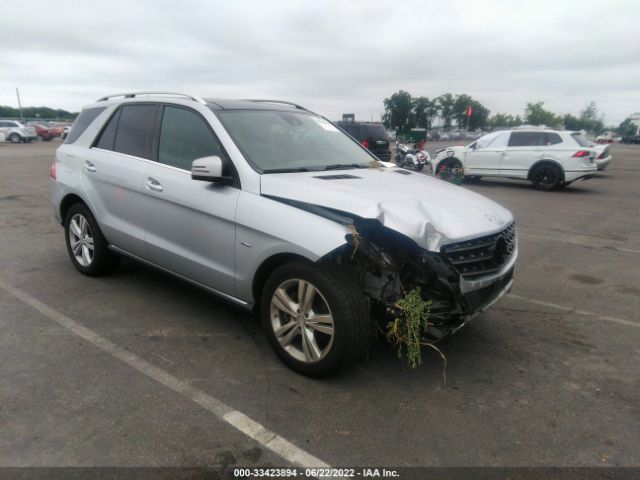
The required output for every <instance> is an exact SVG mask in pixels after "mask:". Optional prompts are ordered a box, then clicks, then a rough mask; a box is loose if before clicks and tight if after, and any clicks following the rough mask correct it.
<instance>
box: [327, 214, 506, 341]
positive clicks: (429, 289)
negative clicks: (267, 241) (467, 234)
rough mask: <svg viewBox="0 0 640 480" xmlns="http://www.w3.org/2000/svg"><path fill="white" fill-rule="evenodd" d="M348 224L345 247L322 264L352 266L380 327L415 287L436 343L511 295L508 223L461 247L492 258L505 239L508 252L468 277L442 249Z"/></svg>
mask: <svg viewBox="0 0 640 480" xmlns="http://www.w3.org/2000/svg"><path fill="white" fill-rule="evenodd" d="M353 222H354V224H353V225H352V226H351V228H352V233H351V234H349V235H347V240H348V244H347V245H346V246H344V247H342V248H341V249H338V250H337V251H335V252H332V254H330V255H329V256H327V257H326V258H324V259H323V261H333V262H337V263H345V264H348V265H350V266H352V267H354V269H355V271H356V272H357V274H358V275H359V278H360V283H361V285H362V286H363V289H364V291H365V293H366V294H367V295H368V297H369V298H370V299H371V301H372V311H373V312H374V314H377V315H376V316H377V317H378V318H379V319H380V321H381V323H382V324H383V325H386V324H387V323H388V322H389V321H391V320H393V319H395V318H396V317H397V316H398V315H399V314H400V312H399V311H398V309H397V307H396V304H397V302H398V300H399V299H400V298H401V297H402V296H403V295H405V294H406V293H407V292H409V291H411V290H412V289H413V288H415V287H420V291H421V292H422V297H423V300H425V301H430V317H429V322H430V326H429V329H428V331H427V335H428V337H430V340H432V341H438V340H440V339H441V338H443V337H445V336H446V335H448V334H450V333H454V332H455V331H457V330H459V329H460V328H461V327H462V326H464V325H465V324H467V323H468V322H469V321H471V320H472V319H473V318H475V317H477V316H478V315H480V314H481V313H483V312H485V311H487V310H488V309H489V308H490V307H491V306H492V305H494V304H495V303H496V302H497V301H499V300H500V299H501V298H502V297H503V296H504V295H505V294H507V293H508V292H509V291H510V290H511V287H512V285H513V281H514V272H515V264H516V259H517V255H518V252H517V240H516V232H515V225H514V224H511V225H509V226H508V227H507V228H505V229H502V230H500V231H498V232H496V233H495V234H492V235H488V236H484V237H480V238H478V239H473V240H472V241H469V242H463V243H462V244H461V245H466V244H467V243H470V242H471V243H473V242H480V243H479V245H480V247H476V246H475V245H472V247H471V248H472V250H471V251H474V252H476V251H478V248H485V249H486V250H487V251H488V252H490V253H491V254H492V255H493V254H494V250H495V245H496V244H497V243H500V242H504V238H505V237H507V236H508V237H509V238H510V243H509V248H508V251H502V252H499V254H495V255H496V258H497V257H498V256H500V260H499V261H495V262H494V264H491V265H490V267H491V268H486V267H487V263H486V262H489V261H490V260H483V261H484V262H485V263H482V265H483V268H484V270H482V272H480V273H479V274H474V273H473V272H471V273H469V272H468V271H463V270H462V269H461V268H460V263H459V262H458V264H456V263H454V262H455V260H452V258H451V254H449V253H445V249H446V246H445V247H443V251H441V252H439V253H436V252H430V251H427V250H425V249H423V248H421V247H419V246H418V245H417V244H416V243H415V242H413V241H412V240H411V239H409V238H408V237H405V236H404V235H402V234H399V233H397V232H395V231H393V230H390V229H388V228H385V227H383V226H382V225H381V224H380V223H379V222H377V221H375V220H367V219H357V218H356V219H353ZM489 244H491V245H489ZM486 245H489V246H486ZM462 248H469V247H462ZM471 255H472V256H474V255H476V254H475V253H473V254H471ZM477 255H478V256H480V254H477ZM487 255H488V254H485V257H486V256H487ZM485 257H482V258H485ZM474 261H475V262H479V260H475V259H474ZM487 270H490V272H487Z"/></svg>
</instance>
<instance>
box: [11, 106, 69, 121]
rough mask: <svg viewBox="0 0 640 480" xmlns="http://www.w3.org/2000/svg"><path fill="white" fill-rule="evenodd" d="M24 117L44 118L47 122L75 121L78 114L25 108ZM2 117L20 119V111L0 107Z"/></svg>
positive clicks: (59, 110) (23, 110) (42, 108)
mask: <svg viewBox="0 0 640 480" xmlns="http://www.w3.org/2000/svg"><path fill="white" fill-rule="evenodd" d="M22 116H23V117H24V118H42V119H47V120H73V119H74V118H76V117H77V116H78V114H77V113H72V112H67V111H66V110H62V109H53V108H50V107H25V108H23V109H22ZM0 117H5V118H18V117H20V111H19V110H18V109H17V108H13V107H9V106H6V105H0Z"/></svg>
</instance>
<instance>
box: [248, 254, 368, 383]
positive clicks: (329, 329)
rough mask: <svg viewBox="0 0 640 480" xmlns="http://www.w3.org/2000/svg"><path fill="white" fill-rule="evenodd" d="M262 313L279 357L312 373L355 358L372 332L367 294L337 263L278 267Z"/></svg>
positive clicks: (322, 373) (324, 372)
mask: <svg viewBox="0 0 640 480" xmlns="http://www.w3.org/2000/svg"><path fill="white" fill-rule="evenodd" d="M260 314H261V317H262V323H263V325H264V327H265V329H266V331H267V336H268V338H269V343H270V344H271V346H272V347H273V349H274V350H275V352H276V353H277V354H278V356H279V357H280V359H281V360H282V361H283V362H284V363H285V364H287V365H288V366H289V367H290V368H292V369H293V370H295V371H297V372H299V373H302V374H303V375H308V376H311V377H322V376H326V375H329V374H331V373H334V372H336V371H337V370H340V369H342V368H344V367H347V366H349V365H351V364H353V363H355V362H356V361H357V360H358V359H359V358H361V357H363V356H365V355H366V353H367V351H368V349H369V346H370V342H371V340H372V338H373V333H374V330H373V323H372V322H371V320H370V315H369V304H368V301H367V298H366V297H365V295H364V293H363V292H362V290H361V288H360V287H359V285H358V284H357V283H356V282H355V281H354V280H352V279H351V278H350V277H349V276H348V275H347V274H346V272H344V271H343V270H341V269H339V268H338V267H337V266H335V265H322V264H307V263H303V262H292V263H287V264H285V265H282V266H281V267H279V268H277V269H276V270H275V271H274V272H273V273H272V274H271V275H270V276H269V278H268V279H267V281H266V283H265V286H264V289H263V291H262V297H261V305H260Z"/></svg>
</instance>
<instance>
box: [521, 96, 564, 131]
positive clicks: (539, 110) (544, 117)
mask: <svg viewBox="0 0 640 480" xmlns="http://www.w3.org/2000/svg"><path fill="white" fill-rule="evenodd" d="M524 120H525V122H526V123H527V124H529V125H546V126H547V127H554V126H556V125H559V124H561V123H562V118H561V117H559V116H558V115H555V114H554V113H552V112H550V111H548V110H545V109H544V102H536V103H531V102H529V103H527V108H525V110H524Z"/></svg>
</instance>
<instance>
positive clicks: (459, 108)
mask: <svg viewBox="0 0 640 480" xmlns="http://www.w3.org/2000/svg"><path fill="white" fill-rule="evenodd" d="M383 104H384V114H383V116H382V122H383V123H384V125H385V126H386V127H387V128H392V129H399V130H408V129H411V128H416V127H417V128H426V129H428V130H430V129H431V128H432V127H433V124H434V122H435V121H436V120H437V119H439V120H441V123H442V127H443V128H444V129H445V130H449V129H451V128H452V127H453V126H454V125H455V126H456V127H457V128H461V129H466V128H467V126H468V129H469V130H493V129H495V128H510V127H517V126H519V125H525V124H526V125H546V126H548V127H555V128H565V129H567V130H587V131H590V132H594V133H596V134H599V133H601V132H602V131H603V130H604V128H605V127H604V120H603V116H602V114H601V113H600V112H599V111H598V108H597V105H596V103H595V102H590V103H588V104H587V105H586V106H585V108H584V109H583V110H582V111H581V112H580V114H579V115H578V116H575V115H572V114H570V113H567V114H564V115H557V114H555V113H553V112H551V111H549V110H546V109H545V108H544V102H541V101H538V102H529V103H527V106H526V107H525V110H524V115H522V116H520V115H510V114H506V113H496V114H494V115H490V113H491V111H490V110H489V109H488V108H486V107H485V106H484V105H482V103H480V102H479V101H478V100H476V99H474V98H473V97H471V96H469V95H466V94H459V95H453V94H451V93H445V94H444V95H440V96H439V97H435V98H432V99H429V98H428V97H413V96H412V95H411V94H410V93H409V92H406V91H404V90H399V91H398V92H395V93H394V94H393V95H391V96H390V97H388V98H385V99H384V101H383ZM469 113H470V115H468V114H469ZM623 123H624V122H623ZM622 127H623V125H622V124H621V126H620V127H619V128H618V130H619V129H620V128H622Z"/></svg>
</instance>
